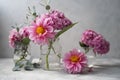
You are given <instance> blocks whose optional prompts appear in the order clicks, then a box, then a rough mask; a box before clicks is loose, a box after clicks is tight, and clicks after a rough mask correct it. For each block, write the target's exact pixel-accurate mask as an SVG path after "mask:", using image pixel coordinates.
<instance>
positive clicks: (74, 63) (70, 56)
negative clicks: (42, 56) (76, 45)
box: [63, 49, 87, 74]
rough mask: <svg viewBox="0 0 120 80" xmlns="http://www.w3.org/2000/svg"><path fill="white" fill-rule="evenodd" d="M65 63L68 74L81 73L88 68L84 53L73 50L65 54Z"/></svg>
mask: <svg viewBox="0 0 120 80" xmlns="http://www.w3.org/2000/svg"><path fill="white" fill-rule="evenodd" d="M63 63H64V68H65V70H66V71H67V72H68V73H73V74H75V73H81V72H82V71H83V70H84V68H85V67H87V57H86V56H85V54H84V53H83V52H80V51H79V50H77V49H73V50H71V51H70V52H68V53H66V54H65V56H64V58H63Z"/></svg>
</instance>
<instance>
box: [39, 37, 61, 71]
mask: <svg viewBox="0 0 120 80" xmlns="http://www.w3.org/2000/svg"><path fill="white" fill-rule="evenodd" d="M61 52H62V47H61V45H60V43H59V38H58V39H56V40H55V41H52V42H50V43H49V44H46V45H43V46H41V67H42V69H44V70H60V69H61Z"/></svg>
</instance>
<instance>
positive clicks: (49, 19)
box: [44, 10, 72, 30]
mask: <svg viewBox="0 0 120 80" xmlns="http://www.w3.org/2000/svg"><path fill="white" fill-rule="evenodd" d="M44 17H45V18H44V20H45V22H46V23H47V24H48V25H49V26H52V27H53V28H54V30H61V29H63V28H64V27H66V26H68V25H70V24H72V22H71V21H70V20H69V19H68V18H66V17H65V16H64V13H62V12H59V11H57V10H53V11H51V12H49V13H47V14H44Z"/></svg>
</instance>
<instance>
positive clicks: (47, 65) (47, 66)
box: [46, 41, 52, 70]
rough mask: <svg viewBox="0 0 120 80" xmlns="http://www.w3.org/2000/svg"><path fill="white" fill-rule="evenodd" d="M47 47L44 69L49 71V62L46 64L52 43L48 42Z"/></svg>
mask: <svg viewBox="0 0 120 80" xmlns="http://www.w3.org/2000/svg"><path fill="white" fill-rule="evenodd" d="M49 43H50V44H49V45H48V52H47V54H46V68H47V69H48V70H49V62H48V57H49V54H50V50H51V48H52V41H49Z"/></svg>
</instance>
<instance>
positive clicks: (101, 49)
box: [79, 30, 110, 55]
mask: <svg viewBox="0 0 120 80" xmlns="http://www.w3.org/2000/svg"><path fill="white" fill-rule="evenodd" d="M79 43H80V46H81V47H83V48H84V49H85V53H87V52H88V51H89V49H90V48H92V50H93V52H94V53H95V55H96V54H101V55H102V54H106V53H108V51H109V48H110V44H109V42H108V41H106V39H105V38H104V37H103V36H102V35H101V34H98V33H96V32H95V31H93V30H86V31H85V32H83V34H82V37H81V40H80V42H79Z"/></svg>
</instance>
